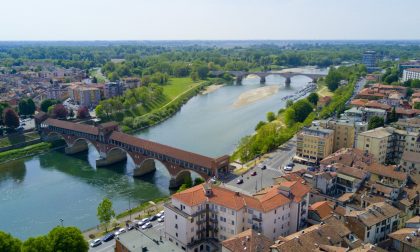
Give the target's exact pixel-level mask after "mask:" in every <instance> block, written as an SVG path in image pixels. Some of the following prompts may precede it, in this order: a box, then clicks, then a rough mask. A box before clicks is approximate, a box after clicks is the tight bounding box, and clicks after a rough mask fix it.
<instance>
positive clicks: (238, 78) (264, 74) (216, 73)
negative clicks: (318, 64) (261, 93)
mask: <svg viewBox="0 0 420 252" xmlns="http://www.w3.org/2000/svg"><path fill="white" fill-rule="evenodd" d="M225 73H227V74H230V75H232V76H234V77H235V79H236V83H237V84H241V83H242V80H243V79H244V78H246V77H247V76H248V75H256V76H258V77H260V83H261V84H265V79H266V77H267V76H269V75H277V76H282V77H284V78H286V80H285V84H286V86H289V85H290V83H291V78H292V77H294V76H298V75H302V76H306V77H309V78H310V79H311V80H312V81H316V80H317V79H319V78H321V77H324V76H326V74H311V73H295V72H284V73H278V72H245V71H210V75H212V76H215V77H220V76H222V75H224V74H225Z"/></svg>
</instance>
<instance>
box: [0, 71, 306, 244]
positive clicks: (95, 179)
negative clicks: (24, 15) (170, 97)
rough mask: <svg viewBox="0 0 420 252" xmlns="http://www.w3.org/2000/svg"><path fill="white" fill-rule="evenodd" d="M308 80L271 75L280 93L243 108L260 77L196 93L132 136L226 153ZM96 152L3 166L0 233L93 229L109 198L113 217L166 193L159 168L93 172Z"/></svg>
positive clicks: (123, 166)
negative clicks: (135, 173) (136, 173)
mask: <svg viewBox="0 0 420 252" xmlns="http://www.w3.org/2000/svg"><path fill="white" fill-rule="evenodd" d="M309 81H310V79H309V78H307V77H304V76H296V77H294V78H292V84H291V87H290V88H286V87H285V85H284V78H282V77H275V76H269V77H267V85H276V86H278V88H279V89H278V92H277V93H275V94H273V95H272V96H269V97H266V98H264V99H261V100H259V101H256V102H254V103H251V104H247V105H245V106H242V107H237V106H233V103H234V102H235V101H236V100H237V99H238V97H239V96H240V95H241V94H243V93H244V92H247V91H249V90H252V89H257V88H259V87H260V84H259V79H258V78H247V79H245V80H244V81H243V85H241V86H224V87H222V88H220V89H217V90H216V91H214V92H212V93H208V94H205V95H198V96H196V97H194V98H192V99H191V100H190V101H189V102H188V103H187V104H185V105H184V106H183V107H182V108H181V110H180V111H179V112H178V113H176V114H175V115H174V116H173V117H172V118H170V119H168V120H167V121H165V122H163V123H162V124H160V125H157V126H155V127H152V128H150V129H147V130H145V131H143V132H140V133H138V134H137V136H139V137H142V138H146V139H150V140H153V141H157V142H160V143H163V144H168V145H172V146H175V147H179V148H183V149H185V150H189V151H193V152H197V153H200V154H204V155H208V156H213V157H216V156H220V155H223V154H229V153H231V152H232V151H233V150H234V148H235V145H236V144H237V143H238V141H239V140H240V139H241V137H243V136H245V135H248V134H251V133H252V132H253V131H254V127H255V125H256V124H257V122H258V121H260V120H265V117H266V113H267V112H268V111H274V112H277V111H278V110H279V109H280V108H282V107H283V106H284V101H282V100H281V98H282V97H284V96H286V95H290V94H293V93H294V92H296V91H297V90H298V89H300V88H302V87H303V86H305V85H306V84H307V83H308V82H309ZM97 157H98V153H97V151H96V150H95V148H94V147H90V148H89V151H88V152H87V153H82V154H78V155H74V156H67V155H65V154H63V153H62V152H60V151H53V152H49V153H46V154H42V155H37V156H33V157H29V158H24V159H20V160H16V161H12V162H8V163H6V164H2V165H0V230H3V231H6V232H10V233H11V234H12V235H14V236H17V237H19V238H22V239H26V238H28V237H30V236H37V235H41V234H44V233H47V232H48V231H49V230H50V229H51V228H53V227H54V226H56V225H59V224H60V219H62V220H63V224H64V225H66V226H70V225H72V226H77V227H79V228H80V229H82V230H84V229H87V228H90V227H93V226H96V225H97V224H98V221H97V217H96V208H97V206H98V204H99V202H100V201H101V200H102V199H103V198H104V197H108V198H110V199H111V200H112V202H113V206H114V209H115V211H116V212H117V213H118V212H121V211H123V210H127V209H128V208H129V205H130V204H131V206H133V205H135V204H139V203H141V202H144V201H148V200H152V199H153V198H156V197H160V196H166V195H169V194H170V191H169V190H168V185H169V178H168V173H167V171H166V170H165V168H164V166H163V165H162V164H160V163H158V165H157V167H158V169H157V171H156V172H155V173H154V174H152V175H149V176H146V177H144V178H141V179H134V178H132V177H130V176H129V175H127V172H129V170H130V169H132V167H133V164H132V161H131V160H128V161H127V163H122V164H117V165H113V166H112V167H107V168H101V169H96V168H95V165H94V164H95V159H96V158H97Z"/></svg>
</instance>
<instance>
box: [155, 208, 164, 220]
mask: <svg viewBox="0 0 420 252" xmlns="http://www.w3.org/2000/svg"><path fill="white" fill-rule="evenodd" d="M164 214H165V211H163V210H162V211H160V212H159V213H158V214H156V217H158V218H160V217H162V216H163V215H164Z"/></svg>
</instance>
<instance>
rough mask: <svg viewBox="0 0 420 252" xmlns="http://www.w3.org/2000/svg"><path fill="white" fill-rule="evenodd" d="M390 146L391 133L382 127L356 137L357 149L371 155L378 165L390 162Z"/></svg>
mask: <svg viewBox="0 0 420 252" xmlns="http://www.w3.org/2000/svg"><path fill="white" fill-rule="evenodd" d="M391 145H392V133H390V132H388V131H387V130H386V129H385V128H383V127H380V128H376V129H373V130H368V131H366V132H362V133H359V134H358V136H357V148H358V149H360V150H363V151H365V152H368V153H371V154H372V155H373V156H374V158H375V159H376V161H377V162H379V163H385V162H387V161H390V160H389V156H390V155H392V153H391V151H392V148H390V147H392V146H391Z"/></svg>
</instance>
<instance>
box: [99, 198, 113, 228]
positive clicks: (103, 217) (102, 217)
mask: <svg viewBox="0 0 420 252" xmlns="http://www.w3.org/2000/svg"><path fill="white" fill-rule="evenodd" d="M96 216H98V219H99V222H100V223H102V224H104V225H105V231H107V229H108V224H109V222H110V221H111V219H112V217H114V216H115V212H114V209H112V202H111V201H110V200H109V199H108V198H104V199H103V200H102V202H101V203H99V205H98V209H97V214H96Z"/></svg>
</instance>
